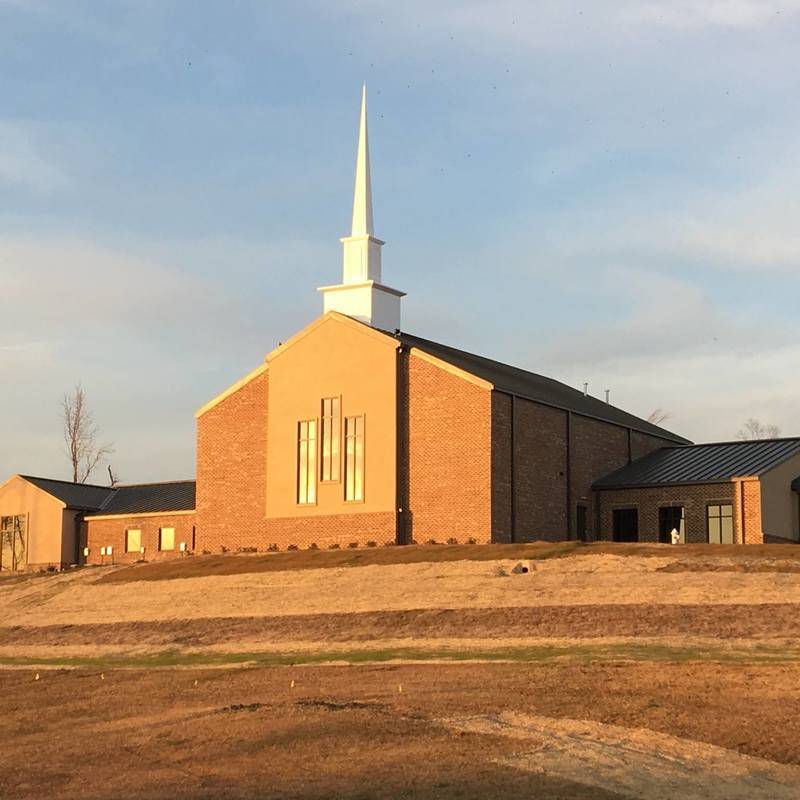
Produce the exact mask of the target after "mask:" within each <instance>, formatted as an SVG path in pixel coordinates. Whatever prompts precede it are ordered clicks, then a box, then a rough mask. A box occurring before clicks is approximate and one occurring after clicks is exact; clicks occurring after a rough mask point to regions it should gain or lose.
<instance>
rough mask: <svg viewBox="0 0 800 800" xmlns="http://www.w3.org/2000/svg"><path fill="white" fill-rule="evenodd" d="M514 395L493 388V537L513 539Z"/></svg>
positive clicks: (500, 540)
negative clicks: (512, 455) (512, 399)
mask: <svg viewBox="0 0 800 800" xmlns="http://www.w3.org/2000/svg"><path fill="white" fill-rule="evenodd" d="M511 470H512V459H511V397H510V395H507V394H503V393H502V392H492V541H493V542H511V541H512V507H511Z"/></svg>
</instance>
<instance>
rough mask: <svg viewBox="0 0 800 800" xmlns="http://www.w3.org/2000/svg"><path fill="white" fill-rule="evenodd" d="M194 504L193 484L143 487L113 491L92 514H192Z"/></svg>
mask: <svg viewBox="0 0 800 800" xmlns="http://www.w3.org/2000/svg"><path fill="white" fill-rule="evenodd" d="M194 504H195V482H194V481H170V482H168V483H142V484H137V485H131V486H118V487H116V488H115V489H114V494H113V495H112V496H111V497H110V498H109V499H108V500H107V501H106V502H105V503H104V504H103V505H102V506H101V507H100V508H99V509H98V510H97V511H96V512H95V513H96V514H148V513H152V512H158V511H192V510H193V509H194ZM90 516H91V515H90Z"/></svg>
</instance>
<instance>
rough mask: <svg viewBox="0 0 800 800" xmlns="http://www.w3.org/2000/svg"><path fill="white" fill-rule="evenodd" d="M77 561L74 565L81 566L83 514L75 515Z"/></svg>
mask: <svg viewBox="0 0 800 800" xmlns="http://www.w3.org/2000/svg"><path fill="white" fill-rule="evenodd" d="M74 524H75V554H74V555H75V560H74V561H73V563H74V564H78V565H80V563H81V557H82V554H83V548H82V547H81V526H82V525H83V514H75V523H74Z"/></svg>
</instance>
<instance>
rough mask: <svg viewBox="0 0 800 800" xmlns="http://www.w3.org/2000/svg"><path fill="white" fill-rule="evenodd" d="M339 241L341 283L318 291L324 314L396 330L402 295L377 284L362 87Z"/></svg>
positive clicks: (364, 90)
mask: <svg viewBox="0 0 800 800" xmlns="http://www.w3.org/2000/svg"><path fill="white" fill-rule="evenodd" d="M340 241H341V243H342V246H343V248H344V253H343V265H342V282H341V283H340V284H337V285H335V286H323V287H321V288H320V289H319V290H318V291H320V292H322V295H323V304H324V311H325V312H328V311H340V312H341V313H342V314H347V315H348V316H351V317H355V318H356V319H359V320H361V321H362V322H366V323H367V324H369V325H372V326H373V327H374V328H381V329H383V330H389V331H393V330H395V329H396V328H399V327H400V298H401V297H403V296H404V292H399V291H397V289H390V288H389V287H388V286H383V285H382V284H381V283H380V280H381V247H382V246H383V244H384V242H382V241H381V240H380V239H378V238H376V237H375V231H374V225H373V220H372V185H371V178H370V170H369V138H368V133H367V87H366V85H365V86H364V87H363V88H362V92H361V120H360V124H359V131H358V151H357V154H356V183H355V190H354V192H353V224H352V227H351V230H350V235H349V236H345V237H343V238H342V239H341V240H340Z"/></svg>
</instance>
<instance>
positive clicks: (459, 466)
mask: <svg viewBox="0 0 800 800" xmlns="http://www.w3.org/2000/svg"><path fill="white" fill-rule="evenodd" d="M407 385H408V409H409V417H408V521H407V525H408V526H409V527H410V530H411V535H412V536H413V538H414V540H415V541H417V542H425V541H428V540H429V539H435V540H436V541H438V542H444V541H447V539H448V538H451V537H452V538H455V539H457V540H458V541H459V542H465V541H467V539H469V538H470V537H472V538H475V539H477V540H478V541H479V542H489V541H490V540H491V522H492V521H491V501H492V498H491V469H492V442H491V431H492V392H491V390H489V389H486V388H484V387H481V386H478V385H475V384H474V383H471V382H470V381H468V380H466V379H465V378H463V377H460V376H458V375H455V374H452V373H451V372H449V371H447V370H445V369H442V368H441V367H439V366H436V365H435V364H432V363H430V362H429V361H427V360H425V359H423V358H421V357H419V356H416V355H414V353H413V352H412V353H411V356H410V357H409V358H408V384H407Z"/></svg>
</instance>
